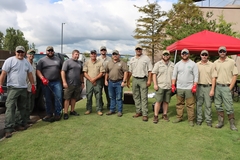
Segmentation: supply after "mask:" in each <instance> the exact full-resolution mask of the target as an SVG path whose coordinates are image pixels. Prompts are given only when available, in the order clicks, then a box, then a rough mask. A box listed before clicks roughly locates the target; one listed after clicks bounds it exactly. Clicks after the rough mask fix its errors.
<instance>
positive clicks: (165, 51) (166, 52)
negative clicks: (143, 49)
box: [162, 50, 170, 55]
mask: <svg viewBox="0 0 240 160" xmlns="http://www.w3.org/2000/svg"><path fill="white" fill-rule="evenodd" d="M162 54H163V55H164V54H170V52H169V50H164V51H163V52H162Z"/></svg>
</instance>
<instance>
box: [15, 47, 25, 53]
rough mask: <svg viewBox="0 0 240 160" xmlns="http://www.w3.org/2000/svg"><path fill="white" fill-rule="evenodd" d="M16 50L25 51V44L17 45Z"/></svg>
mask: <svg viewBox="0 0 240 160" xmlns="http://www.w3.org/2000/svg"><path fill="white" fill-rule="evenodd" d="M15 51H16V52H17V51H23V52H25V48H24V47H23V46H17V47H16V50H15Z"/></svg>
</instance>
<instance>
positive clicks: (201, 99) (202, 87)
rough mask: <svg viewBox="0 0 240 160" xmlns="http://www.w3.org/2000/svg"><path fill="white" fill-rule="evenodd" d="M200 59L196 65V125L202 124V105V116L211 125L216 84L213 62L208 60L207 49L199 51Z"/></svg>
mask: <svg viewBox="0 0 240 160" xmlns="http://www.w3.org/2000/svg"><path fill="white" fill-rule="evenodd" d="M200 57H201V61H199V62H197V66H198V74H199V75H198V76H199V78H198V89H197V93H196V101H197V107H196V108H197V125H202V122H203V116H202V112H203V111H202V107H203V104H205V108H204V117H205V121H206V123H207V126H209V127H212V99H213V96H214V90H215V86H216V74H217V73H216V71H215V68H214V64H213V63H212V62H210V61H209V60H208V58H209V53H208V51H207V50H203V51H201V54H200Z"/></svg>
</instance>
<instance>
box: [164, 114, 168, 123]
mask: <svg viewBox="0 0 240 160" xmlns="http://www.w3.org/2000/svg"><path fill="white" fill-rule="evenodd" d="M162 119H163V120H165V121H166V122H169V119H168V116H167V115H166V114H164V115H162Z"/></svg>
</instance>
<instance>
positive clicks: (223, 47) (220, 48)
mask: <svg viewBox="0 0 240 160" xmlns="http://www.w3.org/2000/svg"><path fill="white" fill-rule="evenodd" d="M220 50H224V51H227V49H226V47H225V46H221V47H219V48H218V52H219V51H220Z"/></svg>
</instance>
